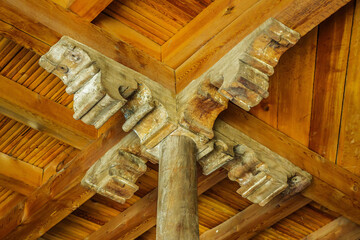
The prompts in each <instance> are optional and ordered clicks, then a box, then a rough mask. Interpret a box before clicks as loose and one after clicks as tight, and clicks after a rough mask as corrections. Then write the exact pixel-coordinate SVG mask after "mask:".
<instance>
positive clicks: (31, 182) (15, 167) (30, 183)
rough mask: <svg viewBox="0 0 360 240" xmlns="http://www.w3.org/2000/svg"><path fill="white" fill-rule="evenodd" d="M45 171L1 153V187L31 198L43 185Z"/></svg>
mask: <svg viewBox="0 0 360 240" xmlns="http://www.w3.org/2000/svg"><path fill="white" fill-rule="evenodd" d="M42 176H43V170H42V169H41V168H39V167H35V166H33V165H31V164H29V163H26V162H23V161H20V160H17V159H15V158H13V157H10V156H8V155H6V154H4V153H0V185H1V186H4V187H6V188H9V189H11V190H13V191H15V192H18V193H21V194H23V195H25V196H29V195H30V194H32V192H33V191H34V190H35V189H36V188H38V187H39V186H40V185H41V184H42Z"/></svg>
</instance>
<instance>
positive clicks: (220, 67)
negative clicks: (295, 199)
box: [40, 19, 311, 205]
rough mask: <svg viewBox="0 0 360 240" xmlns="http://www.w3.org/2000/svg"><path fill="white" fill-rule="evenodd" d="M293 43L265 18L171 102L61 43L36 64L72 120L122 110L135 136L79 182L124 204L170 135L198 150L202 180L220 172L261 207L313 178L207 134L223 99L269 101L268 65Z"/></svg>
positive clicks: (221, 135)
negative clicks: (60, 89) (60, 90)
mask: <svg viewBox="0 0 360 240" xmlns="http://www.w3.org/2000/svg"><path fill="white" fill-rule="evenodd" d="M299 38H300V35H299V34H298V33H297V32H295V31H293V30H291V29H289V28H287V27H286V26H285V25H283V24H281V23H280V22H278V21H277V20H274V19H269V20H268V21H266V22H265V23H264V24H262V25H261V26H260V27H259V28H257V29H256V30H254V31H253V32H252V33H251V34H250V35H248V36H247V37H246V38H245V39H244V40H242V41H241V42H240V43H239V44H238V45H237V46H235V47H234V48H233V49H232V50H231V51H230V52H229V53H227V54H226V55H225V56H224V57H223V58H221V59H220V60H219V62H217V63H216V64H215V65H214V66H213V67H211V68H210V69H209V70H208V71H207V72H205V73H204V74H203V75H202V76H200V77H199V78H198V79H196V80H194V81H192V82H191V83H190V84H189V85H188V86H187V87H186V88H185V89H184V90H183V91H182V92H180V93H179V94H178V95H177V96H176V97H175V96H174V95H173V94H172V93H171V92H170V91H169V90H168V89H165V88H163V87H162V86H161V85H159V84H158V83H156V82H153V81H152V80H150V79H149V78H147V77H145V76H144V75H141V74H139V73H137V72H135V71H133V70H132V69H130V68H127V67H125V66H123V65H121V64H119V63H117V62H115V61H113V60H112V59H109V58H107V57H105V56H103V55H102V54H100V53H99V52H97V51H95V50H93V49H91V48H89V47H87V46H85V45H83V44H81V43H79V42H77V41H75V40H73V39H71V38H69V37H63V38H61V40H60V41H59V42H58V43H57V44H55V45H54V46H53V47H52V48H51V49H50V51H49V52H48V53H46V54H45V55H44V56H42V57H41V59H40V65H41V66H42V67H44V68H45V69H46V70H47V71H49V72H52V73H53V74H55V75H56V76H58V77H60V79H61V80H62V81H63V82H64V83H65V84H66V85H67V88H66V91H67V92H68V93H69V94H74V112H75V113H74V118H75V119H81V120H82V121H84V122H85V123H87V124H92V125H95V127H96V128H99V127H101V126H102V125H103V124H104V123H105V122H106V121H107V120H108V119H109V118H110V117H111V116H112V115H113V114H115V112H117V111H118V110H121V111H122V112H123V114H124V116H125V119H126V121H125V123H124V125H123V126H122V128H123V130H124V131H126V132H128V131H130V130H133V131H134V132H135V133H136V134H137V136H138V138H137V137H136V136H135V135H134V134H133V133H131V134H129V135H128V136H127V137H126V138H124V139H123V140H122V141H121V142H120V143H119V144H118V145H116V146H115V147H114V148H112V149H111V150H109V152H108V153H106V154H105V155H104V157H103V158H101V159H100V160H99V161H98V162H97V163H96V164H95V165H94V166H92V167H91V169H90V170H89V171H88V173H87V174H86V176H85V178H84V179H83V182H82V183H83V184H84V185H85V186H87V187H89V188H91V189H93V190H95V191H97V192H98V193H100V194H103V195H105V196H107V197H110V198H112V199H114V200H116V201H119V202H124V201H125V200H126V199H128V198H129V197H131V196H132V195H133V193H134V192H135V191H136V190H137V186H136V185H135V182H136V180H137V178H138V177H139V176H141V175H142V174H143V173H144V172H145V171H146V164H145V163H146V161H147V160H148V159H149V160H150V161H152V162H158V161H159V159H160V158H159V154H160V152H161V151H160V145H161V144H159V143H160V142H162V141H163V140H164V139H165V138H166V137H167V136H170V135H185V136H188V137H190V138H191V139H192V140H193V141H194V142H195V144H196V147H197V151H198V153H197V158H198V162H199V164H200V165H201V166H202V168H203V173H204V174H206V175H207V174H210V173H211V172H213V171H215V170H216V169H218V168H220V167H224V168H226V169H227V170H228V171H229V178H230V179H231V180H234V181H237V182H238V183H239V184H240V186H241V187H240V189H239V190H238V193H239V194H241V195H242V196H243V197H246V198H248V199H249V200H251V201H253V202H255V203H259V204H260V205H264V204H266V203H267V202H268V201H270V200H271V199H272V198H274V197H275V196H276V195H278V194H280V193H284V192H286V193H287V194H292V193H293V192H297V191H300V190H302V189H303V188H304V187H305V186H307V185H308V184H309V182H310V179H311V176H309V174H307V173H306V172H304V171H302V170H301V169H299V168H297V167H296V166H294V165H293V164H291V163H290V162H288V161H287V160H286V159H283V158H282V157H280V156H278V155H276V154H275V153H273V152H271V151H270V150H269V149H267V148H265V147H263V146H261V145H260V144H258V143H254V141H253V140H252V139H250V138H247V136H245V135H242V134H241V133H238V132H236V131H234V132H236V135H234V134H235V133H233V132H229V133H228V132H227V131H229V129H227V127H224V126H223V125H224V124H223V125H221V124H220V125H219V124H218V125H217V127H215V133H214V131H213V126H214V123H215V121H216V119H217V117H218V115H219V114H220V113H221V112H222V111H223V110H225V109H226V108H227V106H228V101H229V100H231V101H232V102H234V103H235V104H237V105H238V106H240V107H242V108H244V109H245V110H249V109H250V108H251V107H253V106H255V105H257V104H258V103H259V102H260V101H261V100H262V99H263V98H265V97H267V96H268V92H267V90H268V86H269V83H268V80H269V76H270V75H271V74H273V72H274V69H273V67H274V66H275V65H276V64H277V62H278V59H279V58H280V56H281V55H282V54H283V53H284V52H285V51H286V50H287V49H288V48H290V47H291V46H293V45H294V44H295V43H296V42H297V41H298V39H299ZM219 126H220V127H219ZM219 129H220V130H219ZM224 129H225V130H224ZM224 131H225V132H226V133H225V132H224ZM230 136H231V137H230ZM232 136H234V137H232Z"/></svg>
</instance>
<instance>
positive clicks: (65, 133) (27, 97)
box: [0, 76, 97, 149]
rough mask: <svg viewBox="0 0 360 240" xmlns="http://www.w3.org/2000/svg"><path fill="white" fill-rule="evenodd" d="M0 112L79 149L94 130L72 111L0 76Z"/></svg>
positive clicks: (94, 134) (93, 135) (86, 142)
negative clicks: (76, 118) (74, 116)
mask: <svg viewBox="0 0 360 240" xmlns="http://www.w3.org/2000/svg"><path fill="white" fill-rule="evenodd" d="M0 85H1V88H0V112H1V113H2V114H4V115H6V116H8V117H10V118H12V119H15V120H16V121H19V122H21V123H24V124H25V125H28V126H30V127H32V128H34V129H37V130H39V131H43V132H45V133H47V134H49V135H50V136H53V137H54V138H57V139H59V140H61V141H63V142H65V143H68V144H70V145H72V146H74V147H76V148H79V149H82V148H84V147H85V146H86V145H88V144H89V143H90V142H91V141H92V140H94V139H95V138H96V137H97V131H96V129H94V128H93V127H91V126H88V125H86V124H84V123H82V122H80V121H76V120H74V118H73V111H72V110H70V109H68V108H66V107H64V106H62V105H60V104H58V103H54V102H53V101H51V100H49V99H47V98H45V97H42V96H40V95H39V94H37V93H35V92H33V91H31V90H29V89H27V88H25V87H24V86H21V85H20V84H18V83H16V82H14V81H11V80H10V79H8V78H6V77H3V76H0Z"/></svg>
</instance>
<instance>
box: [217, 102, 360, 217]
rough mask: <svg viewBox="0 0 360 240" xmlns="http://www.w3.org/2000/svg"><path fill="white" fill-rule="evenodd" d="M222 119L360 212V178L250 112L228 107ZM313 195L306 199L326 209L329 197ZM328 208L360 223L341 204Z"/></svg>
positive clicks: (355, 215)
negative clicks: (286, 160)
mask: <svg viewBox="0 0 360 240" xmlns="http://www.w3.org/2000/svg"><path fill="white" fill-rule="evenodd" d="M220 118H221V119H222V120H224V121H225V122H226V123H228V124H230V125H231V126H233V127H234V128H236V129H238V130H240V131H242V132H243V133H244V134H246V135H248V136H249V137H251V138H252V139H254V140H256V141H258V142H259V143H261V144H263V145H264V146H266V147H267V148H269V149H270V150H272V151H274V152H276V153H278V154H279V155H281V156H282V157H284V158H286V159H288V160H289V161H290V162H292V163H294V164H295V165H297V166H298V167H300V168H301V169H303V170H305V171H307V172H308V173H310V174H311V175H312V176H313V183H312V185H311V186H313V187H314V188H316V189H317V191H318V193H317V194H320V193H321V194H322V192H328V194H329V196H330V195H331V192H333V193H334V194H335V192H336V193H337V192H339V193H341V194H343V195H344V196H346V198H347V202H348V203H349V204H350V206H352V207H353V208H354V209H355V208H356V209H360V204H359V202H358V200H357V199H359V197H360V191H359V185H358V183H359V182H360V178H359V177H358V176H356V175H354V174H352V173H350V172H349V171H347V170H345V169H343V168H341V167H339V166H337V165H335V164H334V163H332V162H330V161H328V160H326V159H325V158H323V157H321V156H320V155H319V154H317V153H315V152H313V151H311V150H309V149H308V148H307V147H305V146H304V145H302V144H300V143H298V142H296V141H295V140H293V139H291V138H290V137H288V136H286V135H285V134H283V133H281V132H279V131H277V130H276V129H274V128H272V127H270V126H269V125H267V124H265V123H264V122H262V121H260V120H258V119H257V118H255V117H253V116H252V115H250V114H249V113H246V112H245V111H243V110H241V109H239V108H236V107H235V106H234V105H233V104H230V105H229V109H228V110H226V111H225V112H223V114H222V115H220ZM320 182H324V183H325V185H324V184H320ZM307 190H308V189H307ZM307 190H306V191H307ZM329 191H330V192H329ZM309 193H310V192H309ZM312 194H316V191H312V193H311V194H307V195H306V197H308V198H311V199H312V200H314V201H316V202H318V203H320V204H322V205H324V206H325V204H326V202H327V201H328V200H326V198H317V199H318V200H315V199H314V198H315V197H316V196H315V195H312ZM339 199H340V198H339ZM326 207H328V208H329V209H331V210H333V211H335V212H339V213H341V214H342V215H344V216H346V217H347V218H349V219H351V220H352V221H354V222H359V223H360V214H356V212H355V211H353V212H351V211H350V210H346V209H345V207H344V206H342V204H339V203H336V202H331V203H330V202H329V206H326Z"/></svg>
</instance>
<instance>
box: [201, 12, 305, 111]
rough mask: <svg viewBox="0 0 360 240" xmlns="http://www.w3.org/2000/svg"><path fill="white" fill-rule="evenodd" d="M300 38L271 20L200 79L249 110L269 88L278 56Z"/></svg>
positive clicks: (264, 96)
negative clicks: (204, 79)
mask: <svg viewBox="0 0 360 240" xmlns="http://www.w3.org/2000/svg"><path fill="white" fill-rule="evenodd" d="M299 39H300V34H299V33H297V32H295V31H293V30H292V29H290V28H288V27H286V26H285V25H284V24H282V23H280V22H279V21H277V20H275V19H273V18H271V19H269V20H267V21H266V22H265V23H263V24H262V25H261V26H260V27H258V28H257V29H255V30H254V31H253V32H252V33H251V34H249V35H248V36H247V37H246V38H245V39H243V40H242V41H241V42H240V43H239V44H238V45H236V46H235V47H234V48H233V49H232V50H231V51H229V52H228V53H227V54H226V55H225V56H224V57H223V58H221V59H220V60H219V61H218V62H217V63H216V64H215V65H214V66H213V67H211V68H210V69H209V71H207V72H206V73H205V74H204V75H203V76H204V77H206V78H210V80H211V83H212V84H213V85H214V86H216V87H217V88H219V92H220V93H221V94H222V95H223V96H225V97H226V98H228V99H229V100H230V101H232V102H233V103H235V104H236V105H238V106H239V107H241V108H243V109H245V110H247V111H248V110H250V108H251V107H254V106H256V105H257V104H258V103H259V102H260V101H261V100H262V99H263V98H266V97H267V96H268V95H269V93H268V91H267V90H268V88H269V82H268V81H269V76H271V75H272V74H273V73H274V68H273V67H275V66H276V64H277V63H278V61H279V58H280V56H281V55H282V54H283V53H284V52H285V51H286V50H288V49H289V48H290V47H292V46H293V45H294V44H295V43H296V42H297V41H298V40H299Z"/></svg>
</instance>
